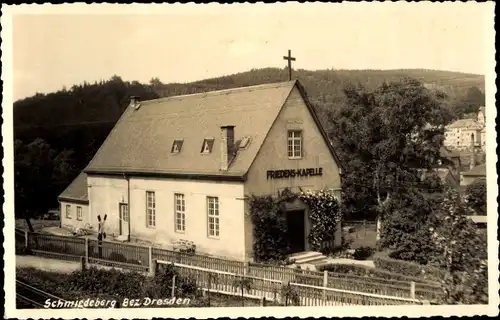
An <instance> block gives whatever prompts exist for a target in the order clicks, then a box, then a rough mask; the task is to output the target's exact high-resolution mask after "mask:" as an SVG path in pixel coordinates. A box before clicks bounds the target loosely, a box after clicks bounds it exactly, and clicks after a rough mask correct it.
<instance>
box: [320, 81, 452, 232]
mask: <svg viewBox="0 0 500 320" xmlns="http://www.w3.org/2000/svg"><path fill="white" fill-rule="evenodd" d="M345 95H346V101H347V102H346V104H345V105H343V106H342V107H341V108H339V110H338V111H336V112H333V113H331V115H330V121H331V122H332V123H333V125H332V126H331V128H332V129H331V130H330V132H329V136H330V138H331V139H332V140H333V141H334V142H335V144H336V146H337V149H338V150H339V153H340V157H341V160H342V161H343V162H344V164H345V165H344V167H345V168H346V170H345V171H346V172H345V175H344V179H343V180H344V181H343V183H344V186H346V187H347V188H348V189H350V190H355V191H356V190H360V191H361V192H354V193H353V195H349V194H347V198H348V199H347V200H346V202H347V203H351V204H352V203H355V202H358V203H359V202H360V201H359V200H360V199H362V198H363V199H366V201H363V202H364V203H368V204H370V207H371V208H370V209H371V210H373V211H375V214H376V215H377V239H380V236H381V230H382V224H381V222H382V219H383V218H384V217H383V215H384V212H386V211H387V209H386V207H387V206H388V204H389V202H390V200H391V197H392V196H393V195H395V194H400V193H403V192H405V190H409V189H411V188H412V187H415V186H417V187H418V186H419V185H420V184H421V183H422V181H421V179H420V176H421V173H420V172H421V171H420V170H421V169H430V168H432V167H433V166H435V165H436V164H437V163H438V161H439V160H441V156H440V152H439V150H440V148H441V146H442V142H443V134H444V127H443V124H444V123H443V121H444V119H445V118H446V117H444V116H443V117H436V115H439V114H442V113H446V112H447V111H446V110H444V104H443V101H442V98H443V97H442V96H441V95H437V94H435V93H433V92H431V91H430V90H428V89H426V88H425V87H424V86H423V85H422V84H421V83H420V82H418V81H416V80H413V79H403V80H401V81H399V82H393V83H389V84H386V83H384V84H382V85H381V86H380V87H379V88H377V89H375V90H368V89H365V88H363V87H362V86H357V87H353V86H351V87H348V88H346V90H345ZM349 198H350V199H349ZM371 199H374V200H371ZM373 202H374V205H373V206H371V205H372V203H373Z"/></svg>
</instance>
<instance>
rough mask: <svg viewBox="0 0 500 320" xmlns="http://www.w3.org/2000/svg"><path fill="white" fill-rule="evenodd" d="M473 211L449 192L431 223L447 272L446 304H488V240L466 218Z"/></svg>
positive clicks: (436, 246)
mask: <svg viewBox="0 0 500 320" xmlns="http://www.w3.org/2000/svg"><path fill="white" fill-rule="evenodd" d="M470 214H471V209H470V207H468V205H467V203H466V202H465V201H463V199H462V198H461V197H460V195H459V194H458V192H456V191H455V190H452V189H449V190H447V192H446V194H445V196H444V199H443V201H442V202H441V204H440V206H439V207H438V210H437V211H436V215H435V218H434V219H433V221H432V225H433V227H431V228H430V229H429V230H430V232H431V233H432V237H431V239H432V244H433V245H434V247H435V248H436V250H437V252H438V256H439V259H437V260H436V263H440V264H441V266H442V267H444V268H445V269H446V270H447V276H446V277H445V279H443V281H442V282H443V283H442V284H443V287H444V290H445V297H444V302H445V303H452V304H477V303H488V262H487V258H488V256H487V251H486V249H487V247H488V244H487V240H486V237H485V236H484V235H483V234H481V233H480V232H479V230H478V228H477V227H476V226H475V225H474V223H473V222H472V221H471V220H470V219H469V218H468V217H467V216H468V215H470Z"/></svg>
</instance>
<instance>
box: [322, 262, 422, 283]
mask: <svg viewBox="0 0 500 320" xmlns="http://www.w3.org/2000/svg"><path fill="white" fill-rule="evenodd" d="M316 269H317V270H318V271H321V272H323V271H325V270H326V271H328V272H333V273H338V274H348V275H355V276H361V277H370V278H381V279H387V280H396V281H414V282H425V279H423V278H421V277H412V276H408V275H404V274H401V273H394V272H390V271H385V270H381V269H378V268H377V269H375V268H370V267H366V266H361V265H352V264H341V263H333V264H324V265H317V266H316Z"/></svg>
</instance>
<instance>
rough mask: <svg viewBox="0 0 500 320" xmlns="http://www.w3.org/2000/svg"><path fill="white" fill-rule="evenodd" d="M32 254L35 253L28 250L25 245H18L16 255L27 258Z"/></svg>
mask: <svg viewBox="0 0 500 320" xmlns="http://www.w3.org/2000/svg"><path fill="white" fill-rule="evenodd" d="M31 254H33V252H32V251H31V249H30V248H26V247H25V246H23V245H16V255H20V256H27V255H31Z"/></svg>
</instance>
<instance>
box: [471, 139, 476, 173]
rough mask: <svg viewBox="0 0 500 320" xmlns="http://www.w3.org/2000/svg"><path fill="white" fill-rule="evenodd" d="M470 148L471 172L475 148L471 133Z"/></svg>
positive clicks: (474, 161) (474, 158)
mask: <svg viewBox="0 0 500 320" xmlns="http://www.w3.org/2000/svg"><path fill="white" fill-rule="evenodd" d="M470 148H471V155H470V170H472V169H473V168H474V167H475V166H476V152H475V146H474V134H473V133H472V134H471V135H470Z"/></svg>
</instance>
